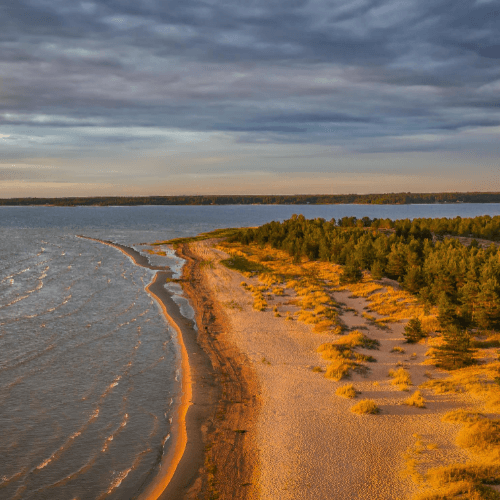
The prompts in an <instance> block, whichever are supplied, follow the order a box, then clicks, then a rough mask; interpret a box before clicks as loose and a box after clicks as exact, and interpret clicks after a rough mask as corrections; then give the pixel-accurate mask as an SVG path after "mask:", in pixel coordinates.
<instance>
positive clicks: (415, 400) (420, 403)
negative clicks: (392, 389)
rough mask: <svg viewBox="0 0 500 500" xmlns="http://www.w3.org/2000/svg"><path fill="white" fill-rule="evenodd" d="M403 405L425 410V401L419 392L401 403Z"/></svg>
mask: <svg viewBox="0 0 500 500" xmlns="http://www.w3.org/2000/svg"><path fill="white" fill-rule="evenodd" d="M403 404H405V405H408V406H416V407H417V408H425V399H424V397H423V396H422V393H421V392H420V391H415V392H414V393H413V394H412V395H411V396H410V397H409V398H407V399H405V400H404V401H403Z"/></svg>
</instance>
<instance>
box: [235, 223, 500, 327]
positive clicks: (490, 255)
mask: <svg viewBox="0 0 500 500" xmlns="http://www.w3.org/2000/svg"><path fill="white" fill-rule="evenodd" d="M462 223H463V224H464V225H463V226H462ZM492 224H493V225H494V227H495V231H497V232H496V233H495V234H498V226H499V225H500V217H495V218H491V217H477V218H475V219H460V218H456V219H452V220H451V221H450V220H447V219H434V220H433V219H415V220H413V221H409V220H400V221H390V220H388V219H386V220H380V219H378V220H377V219H376V220H371V219H369V218H368V217H365V218H364V219H361V220H359V221H358V220H356V219H355V218H354V217H346V218H344V219H341V220H339V221H338V222H337V221H335V219H332V220H330V221H325V220H324V219H321V218H318V219H314V220H306V219H305V218H304V216H302V215H299V216H297V215H294V216H292V218H291V219H289V220H287V221H284V222H282V223H279V222H271V223H268V224H265V225H263V226H261V227H258V228H255V229H251V228H248V229H241V230H239V231H238V232H237V233H236V235H234V236H232V237H231V238H230V240H232V241H239V242H241V243H243V244H249V243H251V242H254V243H257V244H260V245H265V244H270V245H271V246H272V247H274V248H278V249H281V250H285V251H287V252H288V253H289V254H290V255H292V256H293V257H294V259H295V260H296V261H298V260H300V258H301V257H302V256H307V257H308V258H309V259H319V260H324V261H330V262H334V263H337V264H341V265H344V266H345V268H344V274H345V277H347V279H349V280H351V281H355V280H357V279H359V278H360V277H361V270H362V269H364V270H370V271H371V273H372V275H373V277H375V278H377V279H378V278H381V277H383V276H386V277H388V278H391V279H395V280H398V281H399V282H400V283H401V284H402V286H403V287H404V288H405V289H406V290H408V291H410V292H411V293H413V294H416V295H418V296H419V297H420V298H421V299H422V300H423V301H424V302H425V303H427V304H429V305H437V306H438V307H439V320H440V323H441V325H442V328H443V329H446V328H449V327H453V328H461V329H465V328H471V327H477V328H481V329H492V328H498V327H499V326H500V252H499V250H498V248H497V246H496V245H495V244H493V243H492V244H491V245H490V246H489V247H488V248H487V249H482V248H480V247H479V245H478V244H477V242H475V241H472V243H471V244H470V245H469V246H465V245H462V244H461V243H460V242H459V241H458V240H456V239H452V238H445V239H443V240H440V239H437V240H436V241H433V239H434V238H433V235H432V233H431V231H432V230H434V229H435V228H436V227H437V228H439V229H440V230H442V231H443V232H448V231H449V230H450V229H452V228H458V229H460V228H465V227H467V228H469V229H470V228H475V229H476V230H477V231H478V232H479V233H484V232H487V231H489V230H490V229H489V228H490V227H491V225H492Z"/></svg>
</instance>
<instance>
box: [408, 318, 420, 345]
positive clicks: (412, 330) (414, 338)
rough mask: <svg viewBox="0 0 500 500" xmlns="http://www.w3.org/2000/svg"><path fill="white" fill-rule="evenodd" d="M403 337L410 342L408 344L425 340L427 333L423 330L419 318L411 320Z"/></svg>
mask: <svg viewBox="0 0 500 500" xmlns="http://www.w3.org/2000/svg"><path fill="white" fill-rule="evenodd" d="M403 335H404V336H405V337H406V342H408V344H414V343H415V342H418V341H419V340H420V339H423V338H424V337H425V333H424V331H423V330H422V322H421V321H420V320H419V319H418V318H412V319H410V321H408V324H407V325H406V326H405V331H404V333H403Z"/></svg>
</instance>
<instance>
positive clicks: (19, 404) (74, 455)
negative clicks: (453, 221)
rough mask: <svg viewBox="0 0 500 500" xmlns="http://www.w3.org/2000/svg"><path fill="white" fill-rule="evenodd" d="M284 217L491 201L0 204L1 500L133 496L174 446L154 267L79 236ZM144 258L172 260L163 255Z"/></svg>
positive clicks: (128, 238) (437, 210)
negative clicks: (153, 293)
mask: <svg viewBox="0 0 500 500" xmlns="http://www.w3.org/2000/svg"><path fill="white" fill-rule="evenodd" d="M293 213H297V214H298V213H303V214H304V215H305V216H306V217H307V218H313V217H323V218H325V219H331V218H332V217H334V218H336V219H338V218H341V217H344V216H353V215H354V216H356V217H363V216H365V215H366V216H369V217H372V218H373V217H382V218H386V217H388V218H392V219H395V218H414V217H454V216H456V215H461V216H462V217H473V216H476V215H484V214H489V215H498V214H500V205H499V204H484V205H479V204H474V205H472V204H471V205H469V204H447V205H403V206H387V205H385V206H363V205H314V206H313V205H308V206H298V205H292V206H283V205H280V206H274V205H273V206H262V205H257V206H209V207H198V206H195V207H191V206H188V207H165V206H162V207H159V206H152V207H105V208H97V207H0V498H2V499H15V498H21V499H37V500H38V499H44V498H46V499H51V500H58V499H104V498H110V499H113V498H114V499H123V498H134V497H136V496H137V495H138V494H139V493H140V492H141V491H142V489H143V488H144V486H145V485H146V484H148V483H149V482H150V481H151V479H152V478H153V477H154V474H155V473H156V470H157V465H158V462H159V460H160V459H161V457H162V454H163V453H164V452H165V449H166V448H167V447H168V446H169V444H170V443H171V442H172V438H173V436H170V427H171V419H172V416H173V412H174V409H175V408H174V407H175V402H176V401H177V400H178V395H179V390H180V376H181V374H180V373H179V353H178V346H177V343H176V338H175V331H174V330H173V329H172V328H171V327H170V326H169V325H168V324H167V323H166V322H165V319H164V317H163V315H162V313H161V310H160V308H159V306H158V305H157V304H156V303H155V301H154V300H153V299H152V298H151V297H150V296H149V295H148V294H147V293H146V292H145V290H144V288H145V286H146V285H147V284H148V283H149V282H150V281H151V279H152V277H153V276H154V271H151V270H148V269H145V268H142V267H139V266H136V265H134V263H133V262H132V261H131V260H130V259H129V258H128V257H127V256H125V255H124V254H123V253H121V252H120V251H118V250H116V249H115V248H112V247H109V246H105V245H102V244H100V243H97V242H94V241H90V240H85V239H81V238H78V237H77V236H76V235H77V234H82V235H85V236H91V237H94V238H100V239H105V240H111V241H114V242H117V243H121V244H125V245H129V246H132V247H134V248H135V249H137V250H141V249H144V247H142V246H140V245H139V244H140V243H142V242H153V241H156V240H164V239H169V238H174V237H179V236H189V235H195V234H198V233H199V232H202V231H209V230H212V229H216V228H220V227H241V226H255V225H259V224H262V223H265V222H269V221H271V220H284V219H286V218H288V217H290V216H291V215H292V214H293ZM152 263H153V264H155V265H168V266H170V267H172V269H173V270H174V271H175V272H177V273H179V272H180V269H181V265H182V263H181V261H180V260H179V259H178V258H176V257H175V256H174V255H173V254H172V253H171V252H170V253H167V256H166V257H162V258H161V257H157V256H155V257H154V258H153V261H152ZM177 292H179V291H178V290H177ZM176 300H177V302H178V303H179V305H180V306H181V308H182V311H183V313H184V314H185V315H187V316H189V315H192V311H190V310H189V306H188V305H187V304H186V301H185V299H182V298H181V297H179V296H177V297H176Z"/></svg>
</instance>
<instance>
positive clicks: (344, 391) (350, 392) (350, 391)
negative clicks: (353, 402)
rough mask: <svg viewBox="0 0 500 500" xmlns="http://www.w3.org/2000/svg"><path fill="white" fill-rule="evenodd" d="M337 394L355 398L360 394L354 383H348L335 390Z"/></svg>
mask: <svg viewBox="0 0 500 500" xmlns="http://www.w3.org/2000/svg"><path fill="white" fill-rule="evenodd" d="M335 394H336V395H337V396H341V397H343V398H348V399H352V398H355V397H356V396H357V395H358V394H359V392H358V391H357V390H356V389H355V388H354V386H353V385H352V384H347V385H343V386H341V387H339V388H338V389H337V390H336V391H335Z"/></svg>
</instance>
